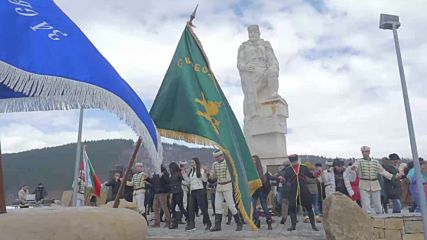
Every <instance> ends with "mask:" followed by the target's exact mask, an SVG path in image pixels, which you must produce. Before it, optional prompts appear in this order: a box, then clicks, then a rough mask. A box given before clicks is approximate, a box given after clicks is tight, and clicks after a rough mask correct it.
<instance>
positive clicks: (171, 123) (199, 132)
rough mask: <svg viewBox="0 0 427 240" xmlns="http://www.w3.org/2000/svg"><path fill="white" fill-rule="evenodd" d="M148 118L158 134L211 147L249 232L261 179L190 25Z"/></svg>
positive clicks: (189, 24)
mask: <svg viewBox="0 0 427 240" xmlns="http://www.w3.org/2000/svg"><path fill="white" fill-rule="evenodd" d="M194 15H195V13H193V15H192V19H193V18H194ZM150 115H151V117H152V119H153V121H154V123H155V124H156V126H157V129H158V131H159V133H160V135H161V136H163V137H167V138H173V139H177V140H184V141H187V142H190V143H196V144H203V145H209V146H215V147H216V148H217V149H219V150H221V151H222V153H223V155H224V156H225V162H226V165H227V167H228V170H229V172H230V178H231V181H232V183H233V187H234V197H235V199H236V202H237V206H238V208H239V210H240V212H241V214H242V217H243V219H244V220H245V221H246V222H247V223H248V225H249V226H250V227H251V228H252V229H254V230H255V229H256V226H255V224H254V223H253V222H252V220H251V218H250V216H251V215H252V211H253V209H252V204H251V195H252V194H253V192H254V191H255V190H256V189H257V188H259V187H260V186H261V181H260V179H259V177H258V174H257V171H256V169H255V166H254V164H253V162H252V158H251V154H250V152H249V148H248V146H247V144H246V141H245V138H244V136H243V133H242V130H241V128H240V125H239V123H238V121H237V119H236V117H235V116H234V113H233V110H232V109H231V107H230V105H229V104H228V101H227V99H226V98H225V96H224V93H223V92H222V90H221V88H220V86H219V84H218V82H217V80H216V78H215V76H214V74H213V72H212V71H211V68H210V66H209V61H208V58H207V56H206V54H205V53H204V51H203V49H202V46H201V43H200V42H199V40H198V39H197V37H196V35H195V33H194V32H193V30H192V24H191V22H189V23H188V24H187V26H186V27H185V29H184V32H183V34H182V36H181V39H180V41H179V43H178V46H177V49H176V51H175V54H174V56H173V59H172V62H171V65H170V66H169V69H168V71H167V73H166V75H165V77H164V79H163V83H162V85H161V87H160V90H159V92H158V93H157V97H156V99H155V100H154V103H153V106H152V108H151V110H150ZM233 213H235V212H233Z"/></svg>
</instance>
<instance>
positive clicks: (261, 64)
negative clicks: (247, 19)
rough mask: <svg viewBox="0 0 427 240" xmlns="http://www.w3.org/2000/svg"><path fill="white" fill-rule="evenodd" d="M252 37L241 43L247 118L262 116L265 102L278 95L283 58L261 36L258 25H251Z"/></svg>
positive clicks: (239, 65) (240, 62) (240, 52)
mask: <svg viewBox="0 0 427 240" xmlns="http://www.w3.org/2000/svg"><path fill="white" fill-rule="evenodd" d="M248 33H249V40H248V41H246V42H244V43H242V45H241V46H240V47H239V53H238V57H237V68H238V69H239V73H240V78H241V81H242V88H243V94H244V103H243V111H244V114H245V120H247V119H252V118H254V117H256V116H258V112H257V111H258V107H259V106H260V104H261V102H263V101H265V100H268V99H272V98H276V97H278V96H279V95H278V93H277V91H278V89H279V62H278V61H277V58H276V56H275V55H274V52H273V48H272V47H271V44H270V43H269V42H268V41H265V40H264V39H261V38H260V31H259V26H258V25H251V26H249V27H248Z"/></svg>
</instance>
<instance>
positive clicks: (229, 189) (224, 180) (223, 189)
mask: <svg viewBox="0 0 427 240" xmlns="http://www.w3.org/2000/svg"><path fill="white" fill-rule="evenodd" d="M213 157H214V158H215V160H216V162H214V163H213V164H212V168H211V171H210V176H209V181H210V182H215V181H216V182H217V187H216V193H215V211H216V212H215V225H214V226H213V227H212V228H211V229H210V231H211V232H215V231H221V222H222V215H223V214H224V206H223V202H224V200H225V201H226V203H227V205H228V209H229V211H231V214H233V217H234V220H235V221H236V224H237V229H236V231H241V230H242V228H243V223H242V220H241V219H240V216H239V214H238V211H237V209H236V203H235V202H234V198H233V183H232V182H231V175H230V171H229V170H228V166H227V163H226V161H225V157H224V153H223V152H222V151H220V150H216V151H215V152H214V153H213Z"/></svg>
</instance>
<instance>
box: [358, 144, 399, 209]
mask: <svg viewBox="0 0 427 240" xmlns="http://www.w3.org/2000/svg"><path fill="white" fill-rule="evenodd" d="M360 150H361V152H362V155H363V158H362V159H359V160H357V161H356V163H355V164H354V165H353V167H352V168H353V169H354V170H356V171H357V174H358V175H359V178H360V182H359V189H360V194H361V196H362V208H363V210H365V211H366V212H367V213H371V199H372V205H373V206H374V209H375V213H376V214H381V213H382V212H383V209H382V206H381V186H380V183H379V182H378V175H382V176H383V177H384V178H386V179H388V180H393V181H394V180H398V179H400V177H401V175H400V173H398V174H396V175H392V174H391V173H389V172H387V171H386V170H385V169H384V168H383V167H382V166H381V164H380V163H379V162H378V160H375V159H372V158H371V157H370V156H369V155H370V154H371V149H370V148H369V147H367V146H363V147H362V148H361V149H360Z"/></svg>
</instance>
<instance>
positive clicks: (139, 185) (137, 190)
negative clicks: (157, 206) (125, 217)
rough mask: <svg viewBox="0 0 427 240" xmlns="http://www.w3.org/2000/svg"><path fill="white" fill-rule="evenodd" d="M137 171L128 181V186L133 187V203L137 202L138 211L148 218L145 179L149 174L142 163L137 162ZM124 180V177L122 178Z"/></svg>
mask: <svg viewBox="0 0 427 240" xmlns="http://www.w3.org/2000/svg"><path fill="white" fill-rule="evenodd" d="M135 171H136V173H135V174H134V175H133V176H132V179H131V180H130V181H127V182H126V185H127V186H132V187H133V203H135V204H136V206H137V208H138V212H139V213H140V214H141V215H142V216H144V218H145V219H147V216H146V215H145V203H144V202H145V180H146V179H147V175H146V174H145V173H144V172H143V171H142V163H139V162H138V163H135ZM122 181H123V179H122Z"/></svg>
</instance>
